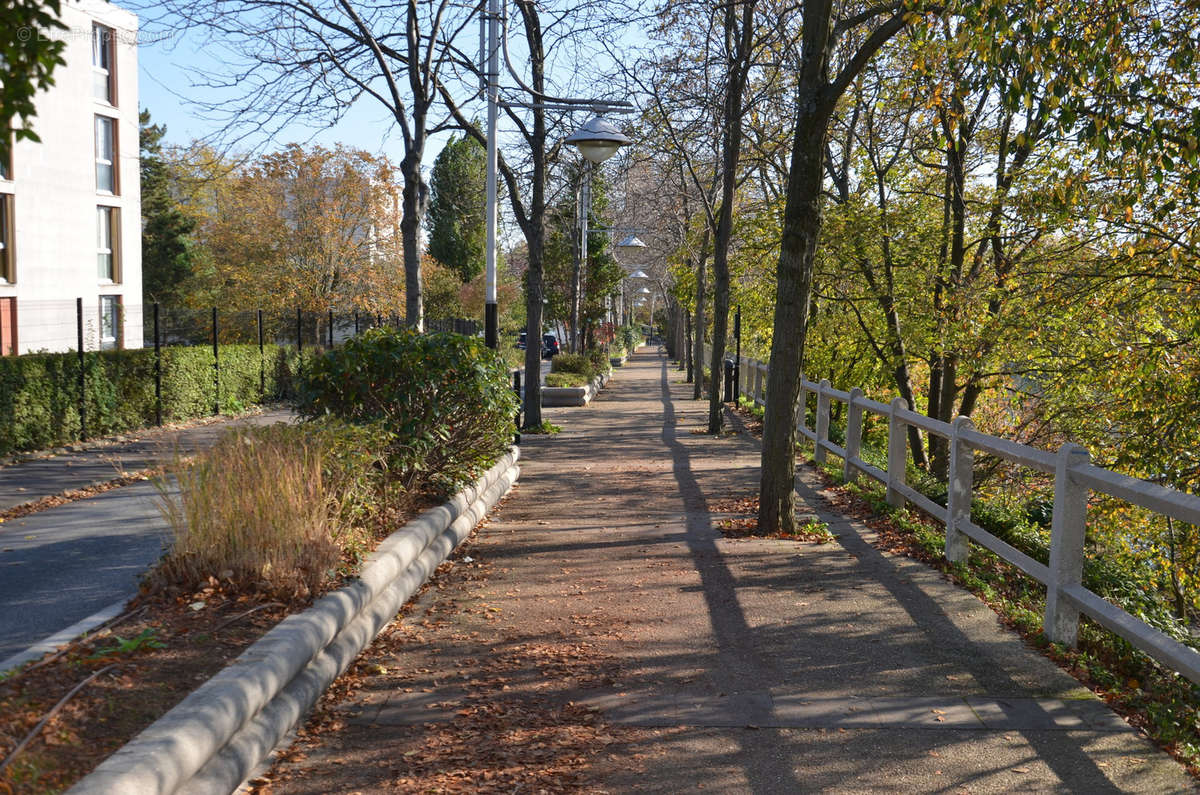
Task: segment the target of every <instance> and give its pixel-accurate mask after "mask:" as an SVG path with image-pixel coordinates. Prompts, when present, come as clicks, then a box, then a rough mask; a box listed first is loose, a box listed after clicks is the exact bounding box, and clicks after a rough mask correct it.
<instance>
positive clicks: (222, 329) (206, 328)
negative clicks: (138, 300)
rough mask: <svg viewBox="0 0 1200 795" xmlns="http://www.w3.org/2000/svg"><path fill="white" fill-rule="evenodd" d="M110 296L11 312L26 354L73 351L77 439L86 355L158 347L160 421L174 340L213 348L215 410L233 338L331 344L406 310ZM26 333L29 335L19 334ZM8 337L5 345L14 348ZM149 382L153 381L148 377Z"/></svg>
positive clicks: (434, 325)
mask: <svg viewBox="0 0 1200 795" xmlns="http://www.w3.org/2000/svg"><path fill="white" fill-rule="evenodd" d="M105 299H106V297H105V296H101V297H99V298H98V299H95V298H94V299H89V300H85V299H84V298H77V299H75V300H74V301H69V300H67V301H27V302H22V303H21V304H20V307H19V310H20V314H18V315H16V316H15V317H13V318H11V319H10V323H9V325H8V326H6V333H8V334H14V335H15V338H16V339H15V341H16V342H17V343H18V344H20V348H21V349H24V350H25V351H26V354H25V355H37V354H45V353H58V354H76V355H77V356H78V366H77V367H76V368H75V371H76V377H77V383H75V384H74V385H73V386H72V387H71V388H72V389H73V390H74V392H77V393H78V394H76V395H75V396H74V398H72V399H73V400H74V401H75V402H76V403H77V404H78V414H79V417H78V421H79V429H80V438H82V439H87V438H88V411H87V408H86V406H87V400H86V397H85V394H86V389H87V383H86V379H87V367H86V366H85V354H86V353H89V352H96V351H104V350H128V349H153V351H154V365H153V368H152V371H150V372H148V373H147V375H146V378H147V379H151V378H152V379H153V381H154V394H155V403H156V406H155V409H154V417H153V421H154V423H155V424H157V425H161V424H162V422H163V409H162V406H163V402H162V388H163V382H162V376H163V370H162V350H163V349H164V348H169V347H188V348H190V347H201V346H204V347H211V350H212V368H213V394H212V396H211V397H212V412H213V413H214V414H219V413H220V412H221V405H222V403H221V397H222V396H221V367H222V348H223V347H225V346H229V345H239V346H247V345H249V346H252V347H253V346H257V347H258V350H259V354H260V359H261V358H262V353H263V351H264V349H265V347H266V346H267V345H272V346H278V347H282V348H292V349H295V351H297V352H300V353H310V352H312V351H314V350H318V351H319V350H326V349H330V348H333V347H335V346H337V345H340V344H342V343H344V342H345V341H346V340H348V339H351V338H353V337H356V336H358V335H359V334H361V333H363V332H364V331H366V330H368V329H371V328H377V327H397V328H398V327H400V326H401V325H402V324H403V321H404V317H403V315H402V314H399V313H395V312H391V313H387V312H368V311H362V310H337V309H329V310H325V311H321V312H312V311H304V310H301V309H294V310H261V309H254V310H248V311H245V310H241V311H239V310H231V309H228V308H224V309H223V308H220V307H209V308H206V309H191V308H179V307H163V306H160V305H159V304H148V305H144V306H143V305H132V306H124V305H122V304H120V302H119V301H118V300H113V301H112V302H111V303H106V300H105ZM426 327H427V329H428V330H429V331H440V332H453V333H458V334H464V335H469V336H475V335H477V334H478V333H479V327H478V324H477V322H476V321H474V320H464V319H461V318H450V319H438V320H432V321H428V322H427V323H426ZM22 338H24V339H22ZM15 347H16V345H13V344H12V341H9V344H8V345H7V346H6V349H12V348H15ZM259 381H260V389H259V392H260V394H264V393H265V381H266V375H265V370H264V369H263V367H262V366H260V373H259ZM147 383H148V382H147Z"/></svg>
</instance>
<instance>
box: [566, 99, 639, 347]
mask: <svg viewBox="0 0 1200 795" xmlns="http://www.w3.org/2000/svg"><path fill="white" fill-rule="evenodd" d="M564 143H568V144H571V145H572V146H574V147H575V148H576V149H578V150H579V154H581V155H583V156H584V158H585V159H587V161H588V165H586V166H584V170H583V183H582V185H581V187H580V196H579V208H578V209H579V256H578V257H576V259H575V272H574V274H573V275H574V278H573V279H572V282H571V293H572V294H571V351H572V353H578V352H579V349H580V343H581V340H580V339H579V319H580V314H581V312H580V305H581V303H582V296H581V295H580V293H581V292H582V289H581V288H582V282H583V270H584V267H585V266H586V264H587V239H588V237H587V236H588V213H589V212H590V211H591V207H592V166H594V165H599V164H600V163H603V162H604V161H605V160H608V159H609V158H610V157H612V156H613V155H615V154H616V153H617V150H618V149H620V148H621V147H622V146H625V145H626V144H628V143H631V141H630V139H629V136H627V135H625V134H624V133H622V132H621V131H620V130H618V129H617V128H616V126H615V125H614V124H613V123H612V122H610V121H608V120H607V119H603V118H601V117H600V116H593V117H592V118H590V119H588V120H587V121H586V122H584V123H583V126H582V127H580V128H579V129H578V130H576V131H575V132H573V133H571V134H570V135H568V136H567V137H566V139H565V140H564Z"/></svg>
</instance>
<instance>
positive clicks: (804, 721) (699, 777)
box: [271, 348, 1195, 793]
mask: <svg viewBox="0 0 1200 795" xmlns="http://www.w3.org/2000/svg"><path fill="white" fill-rule="evenodd" d="M681 381H682V378H681V376H680V374H679V373H678V372H677V371H675V370H674V369H673V368H672V367H671V366H670V365H669V363H668V362H667V361H666V360H665V359H664V358H663V357H662V356H661V355H660V354H658V353H656V352H654V351H653V350H652V349H646V348H643V349H642V350H641V351H639V352H638V353H637V354H635V355H634V356H633V357H632V358H631V359H630V361H629V362H628V363H626V365H625V366H624V367H623V368H621V370H620V372H619V373H618V375H617V377H616V378H614V380H613V381H612V382H611V383H610V384H609V386H608V387H607V389H605V390H604V391H603V392H602V393H601V394H600V396H599V397H598V398H597V399H596V400H595V401H594V402H593V403H592V404H591V405H590V406H589V407H587V408H578V409H552V410H549V411H547V412H546V413H547V419H549V420H550V421H551V422H554V423H555V424H558V425H561V426H562V427H563V428H564V430H563V432H562V433H561V434H559V435H558V436H554V437H544V436H542V437H538V436H526V437H525V439H524V444H523V446H522V477H521V483H520V485H519V486H518V488H517V489H516V491H515V493H514V494H513V495H512V496H511V497H509V498H508V500H507V501H506V503H505V504H504V505H503V507H502V508H501V509H500V511H499V512H498V513H497V514H496V515H495V516H494V517H493V518H492V520H491V521H490V523H489V524H488V525H487V526H486V527H485V528H484V529H483V530H481V532H480V535H479V537H478V539H477V540H476V541H475V543H474V544H473V546H472V547H471V550H470V555H472V556H473V557H475V558H478V559H482V560H486V561H487V562H488V565H489V566H490V569H489V570H490V574H489V576H488V577H487V578H486V579H484V580H482V581H480V582H474V581H471V582H467V583H465V584H464V585H463V586H462V587H461V588H450V589H448V590H447V591H446V592H445V593H444V594H442V596H441V598H442V599H443V600H447V602H448V606H450V607H452V608H453V609H448V610H447V616H448V617H446V618H444V625H445V627H444V628H443V629H441V630H438V629H437V628H436V626H432V625H431V626H430V627H425V625H424V624H422V627H424V628H421V629H420V630H414V633H415V634H414V636H413V637H414V640H413V642H412V643H411V644H408V645H402V646H398V647H397V648H396V650H395V651H394V652H393V651H391V650H390V649H391V648H392V647H390V646H389V652H388V653H389V654H394V658H392V659H390V660H389V661H388V663H387V666H386V667H387V669H388V673H387V674H382V675H378V676H370V677H368V678H367V681H366V683H365V684H364V685H363V687H362V689H361V691H360V692H359V693H358V694H357V695H356V696H355V698H353V699H351V700H350V701H349V702H347V703H346V704H344V705H343V706H342V707H340V708H339V709H344V710H345V711H346V713H347V714H358V715H359V716H361V717H362V718H365V719H366V720H370V719H371V710H377V711H376V712H375V718H376V719H375V720H374V721H372V722H370V723H359V724H357V725H356V726H351V727H348V728H346V729H345V730H344V731H341V732H330V733H327V734H325V735H323V738H322V742H321V744H319V746H318V747H309V748H307V749H306V750H305V755H304V758H303V759H302V760H300V761H293V762H291V763H289V765H285V766H283V768H282V770H283V773H284V775H282V776H281V778H280V782H281V783H279V784H277V785H275V786H273V787H272V790H271V791H272V792H285V793H317V792H349V791H359V792H364V793H367V792H391V791H412V789H411V781H413V779H411V778H397V776H398V775H400V774H399V773H398V772H397V770H398V769H399V768H403V763H402V762H397V761H396V753H397V749H399V748H410V749H411V748H414V747H416V745H414V744H419V743H420V741H421V737H422V735H423V733H425V732H432V731H434V729H431V728H429V727H430V726H432V725H434V724H428V723H426V724H424V726H423V725H422V723H420V722H418V721H417V720H416V718H417V716H418V715H419V714H420V713H419V711H418V709H417V708H418V707H419V706H420V705H421V704H422V703H424V704H426V705H430V704H432V705H437V706H436V707H435V708H434V709H431V710H428V711H429V712H433V713H438V714H441V715H442V716H444V717H445V718H446V719H447V720H453V716H454V715H455V714H457V713H456V712H455V707H470V706H472V705H475V704H477V702H476V701H474V700H473V699H474V698H475V695H474V691H473V690H472V687H471V683H472V682H474V681H481V680H482V679H483V678H484V677H485V675H486V674H487V671H488V666H487V661H488V660H494V659H501V658H503V659H508V660H512V661H513V663H512V664H511V665H509V666H507V667H506V668H505V671H504V676H505V679H504V691H503V692H504V696H503V698H504V699H506V700H508V701H511V702H513V703H517V704H527V705H539V707H538V708H539V709H546V708H549V707H548V706H547V705H550V707H552V706H553V705H554V704H568V703H571V704H576V705H578V704H584V705H588V706H591V707H594V708H595V709H598V710H599V712H600V715H601V717H602V718H603V719H604V720H605V721H606V722H607V724H608V725H609V726H610V727H612V728H611V729H610V734H611V739H612V742H611V743H610V744H609V745H607V746H606V747H605V748H604V749H602V750H598V751H597V752H596V753H595V754H594V755H593V756H591V757H589V762H588V765H589V775H590V776H591V777H592V779H593V780H594V781H596V782H597V783H596V786H595V787H594V788H593V790H591V791H600V792H681V791H692V790H706V791H717V792H731V793H743V792H745V793H793V792H955V793H957V792H971V793H975V792H980V793H982V792H1014V791H1017V792H1080V793H1104V792H1147V793H1166V792H1185V791H1186V792H1190V791H1193V790H1194V789H1195V786H1194V785H1195V782H1194V781H1193V779H1191V778H1190V777H1189V776H1188V775H1187V774H1186V772H1185V771H1184V770H1183V769H1182V768H1181V767H1180V766H1179V765H1178V764H1177V763H1176V762H1174V761H1173V760H1172V759H1171V758H1170V757H1169V756H1167V755H1166V754H1165V753H1163V752H1162V751H1160V750H1158V749H1157V748H1156V747H1155V746H1153V744H1151V743H1150V742H1149V741H1148V740H1147V739H1146V737H1145V736H1143V735H1142V734H1141V733H1139V732H1138V731H1137V730H1136V729H1134V728H1132V727H1131V726H1129V725H1128V724H1126V723H1124V721H1122V720H1120V718H1119V717H1117V716H1115V715H1114V714H1113V713H1112V712H1111V711H1109V710H1108V708H1107V706H1105V705H1104V704H1103V703H1102V702H1101V701H1099V700H1098V699H1096V698H1095V697H1094V696H1093V695H1092V694H1090V693H1089V692H1088V691H1086V690H1085V689H1083V688H1082V687H1081V686H1080V684H1079V683H1078V682H1077V681H1075V680H1074V679H1072V678H1071V677H1070V676H1068V675H1067V674H1066V673H1064V672H1063V671H1062V670H1060V669H1059V668H1057V667H1056V666H1055V665H1053V664H1052V663H1051V662H1050V661H1048V660H1047V659H1046V658H1045V657H1043V656H1042V655H1041V654H1040V653H1038V652H1037V651H1036V650H1034V649H1032V648H1029V647H1028V646H1026V645H1025V644H1024V643H1023V642H1022V640H1021V639H1020V638H1019V637H1018V636H1016V635H1015V634H1013V633H1011V632H1010V631H1008V630H1007V629H1005V628H1004V627H1003V626H1002V625H1001V623H1000V622H999V620H998V619H997V616H996V615H995V614H994V613H993V612H992V611H991V610H990V609H989V608H988V607H987V606H986V605H984V604H983V603H982V602H980V600H978V599H977V598H975V597H974V596H973V595H971V594H970V593H967V592H965V591H963V590H961V589H959V588H957V587H956V586H954V585H953V584H952V583H950V582H948V581H947V580H945V579H944V578H943V577H942V576H941V575H940V573H938V572H937V571H935V570H932V569H930V568H928V567H926V566H924V565H922V564H920V563H918V562H916V561H913V560H910V559H908V558H904V557H898V556H895V555H892V554H890V553H888V552H886V551H883V550H881V549H879V548H877V547H876V546H874V545H873V544H872V542H873V541H874V537H873V535H872V533H871V532H870V530H869V528H867V527H865V526H863V525H862V524H861V523H860V522H858V521H855V520H852V519H849V518H847V517H845V516H842V515H840V514H838V513H836V512H835V511H833V510H832V508H831V504H830V503H829V502H828V501H827V500H826V499H825V498H824V497H823V496H822V494H821V491H822V488H823V487H822V486H821V484H820V481H819V480H818V479H817V478H816V477H815V475H814V474H813V473H811V472H807V471H801V473H800V474H799V476H798V478H797V489H798V492H799V495H800V498H801V500H802V501H803V502H804V503H805V505H804V508H803V510H804V512H805V513H807V514H812V515H814V516H816V517H817V518H818V519H819V520H820V521H823V522H825V523H826V524H827V525H828V526H829V527H830V529H831V531H832V532H833V533H834V535H835V539H834V541H833V542H831V543H825V544H812V543H804V542H797V541H790V540H779V539H760V538H755V539H727V538H725V537H723V536H722V534H721V533H720V532H719V530H718V524H719V523H720V522H721V521H722V520H723V519H725V518H727V517H728V516H729V515H730V514H729V513H726V512H725V511H727V510H728V505H729V504H730V502H731V501H732V500H737V499H744V498H747V497H752V496H754V495H755V494H756V491H757V483H758V463H759V447H758V443H757V441H756V440H754V439H753V438H750V437H748V436H746V435H723V436H720V437H713V436H709V435H707V434H704V433H703V432H702V429H703V424H704V422H705V418H706V413H707V405H706V404H704V403H699V402H694V401H692V400H690V399H689V396H690V393H691V386H690V385H686V384H683V383H681ZM455 611H458V613H457V614H456V613H455ZM492 611H494V612H492ZM555 642H559V643H570V644H576V645H578V644H584V643H586V645H587V648H588V649H589V650H590V652H594V653H596V654H597V655H598V656H597V662H596V665H602V666H603V667H604V673H603V675H599V674H596V675H591V674H589V673H588V672H587V671H586V670H582V669H581V670H575V669H571V668H569V667H554V666H547V665H545V664H542V663H539V662H538V661H537V659H536V658H535V657H533V656H529V657H528V662H527V663H522V661H524V660H526V655H528V652H529V649H530V647H531V646H535V645H538V644H552V643H555ZM448 671H450V672H451V673H447V672H448ZM480 671H483V673H480ZM407 692H413V693H416V692H420V693H423V695H421V696H419V697H417V698H410V697H407V696H406V697H403V698H398V699H395V700H393V696H395V695H397V694H402V693H407ZM381 703H382V704H387V703H391V704H392V705H393V707H394V709H393V710H392V712H391V713H390V714H391V715H392V716H393V718H394V719H395V720H394V722H393V723H391V724H390V725H384V724H383V720H381V718H382V717H383V715H384V712H385V710H386V707H379V705H380V704H381ZM564 720H566V718H564ZM406 753H407V752H406ZM412 753H416V752H415V751H413V752H412ZM455 764H466V763H464V762H461V760H460V761H457V762H455ZM464 769H465V768H464ZM405 782H409V783H405Z"/></svg>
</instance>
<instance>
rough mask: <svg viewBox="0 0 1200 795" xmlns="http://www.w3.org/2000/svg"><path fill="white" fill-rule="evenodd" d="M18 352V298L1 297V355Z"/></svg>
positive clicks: (14, 354)
mask: <svg viewBox="0 0 1200 795" xmlns="http://www.w3.org/2000/svg"><path fill="white" fill-rule="evenodd" d="M16 354H17V299H15V298H0V356H16Z"/></svg>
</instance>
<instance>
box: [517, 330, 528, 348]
mask: <svg viewBox="0 0 1200 795" xmlns="http://www.w3.org/2000/svg"><path fill="white" fill-rule="evenodd" d="M527 337H528V335H527V334H526V333H525V332H524V331H522V332H521V333H520V334H518V335H517V347H518V348H519V349H521V350H525V340H526V338H527Z"/></svg>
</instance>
